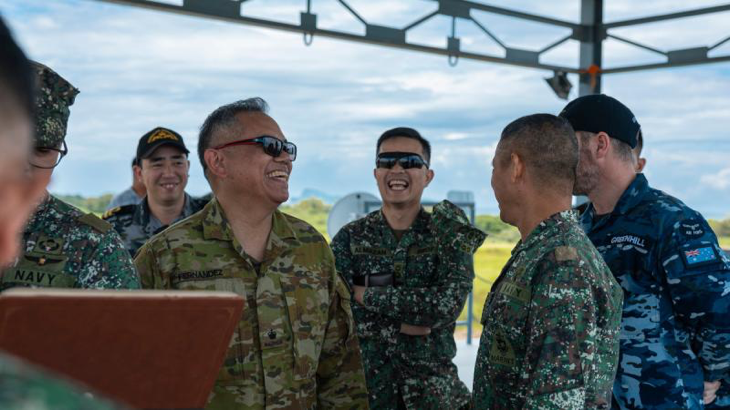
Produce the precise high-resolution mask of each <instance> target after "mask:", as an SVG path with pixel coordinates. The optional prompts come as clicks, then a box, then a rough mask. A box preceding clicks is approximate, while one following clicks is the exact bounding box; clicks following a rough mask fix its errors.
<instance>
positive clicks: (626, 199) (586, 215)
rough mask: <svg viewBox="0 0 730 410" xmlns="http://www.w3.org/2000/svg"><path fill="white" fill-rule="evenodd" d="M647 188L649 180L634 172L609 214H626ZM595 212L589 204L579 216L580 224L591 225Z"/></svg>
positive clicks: (639, 200) (647, 190)
mask: <svg viewBox="0 0 730 410" xmlns="http://www.w3.org/2000/svg"><path fill="white" fill-rule="evenodd" d="M649 189H650V188H649V181H647V179H646V177H645V176H644V174H636V177H635V178H634V180H633V181H631V184H629V186H628V187H627V188H626V190H625V191H624V193H623V194H621V197H620V198H619V200H618V202H617V203H616V206H615V207H614V208H613V211H611V214H610V215H625V214H627V213H628V212H629V211H630V210H631V209H633V208H634V207H636V205H638V204H639V202H641V199H642V198H643V197H644V194H646V193H647V192H649ZM595 213H596V210H595V208H594V207H593V204H590V205H589V206H588V208H587V209H586V211H585V212H583V215H582V216H581V219H580V221H581V224H582V225H583V226H592V225H593V218H594V216H595Z"/></svg>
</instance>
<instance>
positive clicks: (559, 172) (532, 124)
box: [499, 114, 580, 192]
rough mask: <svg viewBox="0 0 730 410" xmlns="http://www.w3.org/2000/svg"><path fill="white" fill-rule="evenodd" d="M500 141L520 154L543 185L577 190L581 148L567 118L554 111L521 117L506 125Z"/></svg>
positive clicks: (570, 190) (506, 147)
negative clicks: (552, 112) (554, 113)
mask: <svg viewBox="0 0 730 410" xmlns="http://www.w3.org/2000/svg"><path fill="white" fill-rule="evenodd" d="M499 143H500V145H502V147H500V148H505V149H511V151H512V152H515V153H516V154H518V155H519V156H520V158H521V159H522V160H523V161H524V162H525V164H526V166H527V167H528V168H530V169H532V170H533V171H534V175H535V177H536V178H537V180H538V181H537V182H539V183H540V184H541V185H542V186H545V187H547V188H553V189H565V190H566V192H572V191H573V185H574V184H575V175H576V168H577V166H578V160H579V158H580V151H579V148H578V140H577V139H576V137H575V132H574V131H573V127H571V126H570V123H569V122H568V121H567V120H566V119H564V118H560V117H556V116H554V115H552V114H533V115H528V116H525V117H522V118H518V119H516V120H515V121H512V122H511V123H510V124H509V125H507V126H506V127H505V128H504V130H503V131H502V136H501V137H500V140H499ZM503 144H505V145H503Z"/></svg>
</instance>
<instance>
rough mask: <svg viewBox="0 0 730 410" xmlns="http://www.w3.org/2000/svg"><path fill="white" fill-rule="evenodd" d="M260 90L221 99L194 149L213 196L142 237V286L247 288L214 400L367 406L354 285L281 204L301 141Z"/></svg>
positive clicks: (216, 405)
mask: <svg viewBox="0 0 730 410" xmlns="http://www.w3.org/2000/svg"><path fill="white" fill-rule="evenodd" d="M266 110H267V106H266V102H264V101H263V100H262V99H260V98H252V99H248V100H243V101H238V102H235V103H232V104H228V105H224V106H222V107H220V108H218V109H217V110H215V111H214V112H213V113H212V114H210V116H209V117H208V118H207V119H206V121H205V123H204V124H203V126H202V128H201V131H200V138H199V142H198V155H199V156H200V160H201V163H202V165H203V169H204V172H205V175H206V177H207V179H208V181H209V182H210V185H211V188H212V190H213V193H214V198H213V199H212V200H211V201H210V202H209V203H208V204H207V205H206V206H205V207H204V208H203V210H202V211H200V212H199V213H197V214H195V215H193V216H191V217H189V218H187V219H184V220H183V221H181V222H178V223H177V224H175V225H172V226H171V227H169V228H168V229H167V230H165V231H163V232H162V233H160V234H158V235H156V236H154V237H152V239H150V240H149V241H148V242H147V243H146V244H145V245H143V246H142V248H140V250H139V252H138V253H137V256H136V258H135V264H136V265H137V268H138V269H139V272H140V275H141V277H142V284H143V286H144V287H145V288H154V289H185V290H191V291H201V290H221V291H230V292H234V293H237V294H239V295H241V296H243V297H244V298H245V300H246V304H245V306H244V309H243V316H242V317H241V321H240V322H239V324H238V328H237V330H236V331H235V333H234V336H233V339H232V340H231V344H230V347H229V350H228V353H227V356H226V359H225V362H224V364H223V367H222V368H221V370H220V374H219V376H218V380H217V382H216V384H215V387H214V389H213V392H212V394H211V396H210V399H209V403H208V406H207V408H209V409H264V408H265V409H293V408H296V409H315V408H317V409H319V408H322V409H325V408H326V409H366V408H367V392H366V388H365V380H364V375H363V371H362V364H361V359H360V349H359V347H358V343H357V337H356V335H355V333H354V329H353V320H352V313H351V311H350V293H349V292H348V290H347V287H346V285H345V283H344V282H343V281H342V280H341V279H340V277H339V276H338V275H337V272H336V270H335V264H334V257H333V256H332V251H331V250H330V248H329V246H327V242H326V241H325V239H324V238H323V237H322V235H321V234H319V233H318V232H317V231H316V230H315V229H314V228H313V227H312V226H310V225H309V224H307V223H306V222H304V221H301V220H299V219H296V218H294V217H292V216H289V215H286V214H284V213H281V212H279V211H278V210H277V209H276V208H277V207H278V206H279V204H281V203H282V202H285V201H286V200H287V198H288V196H289V188H288V180H289V175H290V173H291V170H292V161H294V159H295V158H296V147H295V146H294V145H293V144H291V143H290V142H287V141H286V138H285V137H284V135H283V134H282V131H281V129H280V128H279V126H278V125H277V123H276V122H275V121H274V120H273V119H272V118H271V117H269V116H268V115H267V114H266Z"/></svg>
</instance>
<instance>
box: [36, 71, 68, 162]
mask: <svg viewBox="0 0 730 410" xmlns="http://www.w3.org/2000/svg"><path fill="white" fill-rule="evenodd" d="M33 68H35V70H36V74H37V79H38V84H37V90H38V91H37V95H36V133H35V145H36V146H37V147H47V148H55V147H57V146H58V144H60V143H61V141H63V139H64V138H65V137H66V126H67V125H68V117H69V116H70V115H71V110H69V107H70V106H71V105H73V103H74V100H75V99H76V95H77V94H78V93H79V90H77V89H76V88H75V87H74V86H73V85H71V83H69V82H68V81H66V79H64V78H63V77H61V76H60V75H58V73H56V72H55V71H53V70H51V69H50V68H48V67H46V66H45V65H43V64H40V63H35V62H34V63H33Z"/></svg>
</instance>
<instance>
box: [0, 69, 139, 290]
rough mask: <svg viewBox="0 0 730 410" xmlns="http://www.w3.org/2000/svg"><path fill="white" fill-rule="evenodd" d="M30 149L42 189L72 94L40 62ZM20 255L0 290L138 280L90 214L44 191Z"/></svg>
mask: <svg viewBox="0 0 730 410" xmlns="http://www.w3.org/2000/svg"><path fill="white" fill-rule="evenodd" d="M34 69H35V72H36V78H37V85H38V93H37V97H36V107H35V109H36V110H35V114H36V132H35V144H34V145H35V147H34V149H33V151H32V153H31V155H30V158H29V163H30V176H31V178H32V179H33V181H34V183H39V184H41V185H43V187H46V186H48V184H49V183H50V181H51V175H52V174H53V170H54V168H55V167H56V166H57V165H58V164H59V162H60V161H61V159H62V158H63V157H64V156H65V155H66V153H67V148H66V140H65V138H66V127H67V124H68V118H69V115H70V110H69V106H70V105H71V104H73V102H74V99H75V98H76V95H77V94H78V90H77V89H76V88H75V87H74V86H73V85H71V84H70V83H69V82H68V81H66V80H65V79H64V78H63V77H61V76H60V75H58V74H57V73H56V72H55V71H53V70H51V69H50V68H48V67H46V66H45V65H43V64H38V63H34ZM21 247H22V251H23V254H22V255H21V256H19V257H18V258H17V259H16V261H15V262H14V263H13V264H12V265H11V266H9V267H7V268H6V269H4V270H3V271H2V276H1V277H0V290H5V289H8V288H11V287H16V286H24V287H28V286H30V287H54V288H95V289H138V288H139V287H140V282H139V276H137V272H136V271H135V269H134V266H133V265H132V260H131V258H130V257H129V254H128V253H127V252H126V251H125V250H124V245H123V244H122V241H121V240H120V238H119V235H118V234H117V233H116V232H115V231H114V229H112V227H111V225H109V224H108V223H106V222H104V221H102V220H101V219H99V218H98V217H96V216H95V215H93V214H90V213H85V212H82V211H81V210H79V209H77V208H75V207H73V206H71V205H69V204H67V203H65V202H63V201H61V200H59V199H57V198H56V197H54V196H53V195H50V194H49V193H48V192H46V193H45V195H44V197H43V200H42V201H41V203H40V205H38V208H37V209H36V210H35V212H34V213H33V215H32V216H31V218H30V220H29V221H28V223H27V224H26V226H25V230H24V232H23V239H22V245H21Z"/></svg>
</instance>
